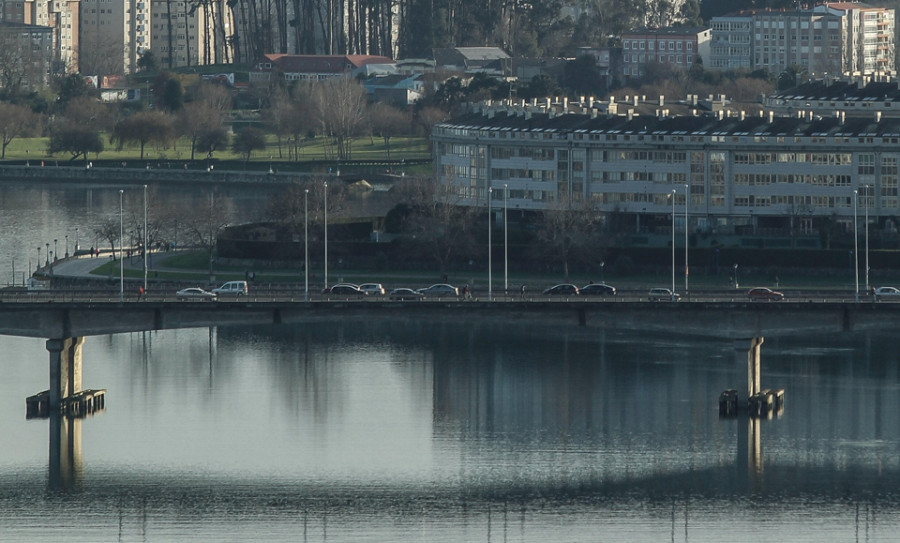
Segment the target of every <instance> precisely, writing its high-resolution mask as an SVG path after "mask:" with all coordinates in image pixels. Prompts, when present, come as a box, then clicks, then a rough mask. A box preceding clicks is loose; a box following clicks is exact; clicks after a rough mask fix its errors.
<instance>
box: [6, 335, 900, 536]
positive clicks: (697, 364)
mask: <svg viewBox="0 0 900 543" xmlns="http://www.w3.org/2000/svg"><path fill="white" fill-rule="evenodd" d="M889 339H890V338H889V336H887V335H855V336H850V335H848V336H835V337H829V338H816V339H815V340H810V339H808V338H807V339H777V338H771V339H770V338H767V339H766V343H765V347H764V349H763V352H762V363H763V368H762V371H763V375H762V379H763V382H764V383H766V382H771V383H777V385H778V386H779V387H783V388H785V389H786V390H787V391H788V392H787V393H788V399H787V409H786V410H785V412H784V413H783V415H782V416H781V417H780V418H778V419H774V420H751V419H747V418H738V419H720V418H719V417H718V409H717V404H716V400H717V398H718V394H719V392H721V391H722V390H723V389H726V388H731V387H735V386H737V385H738V384H739V383H744V382H746V378H747V375H746V366H745V365H741V364H739V363H737V362H736V358H737V357H736V356H735V346H734V345H733V344H732V343H731V342H728V341H724V342H718V341H711V340H706V339H700V340H698V339H692V338H683V337H675V336H653V337H645V336H642V335H640V334H630V333H613V332H604V333H600V334H597V333H591V332H587V331H584V330H579V329H577V328H565V327H558V328H554V327H535V326H531V325H525V324H522V325H518V324H501V323H496V324H492V325H486V324H471V323H429V322H421V321H416V322H394V321H391V322H387V321H374V322H373V321H364V320H360V321H353V320H350V321H342V322H323V323H321V324H316V325H308V326H296V327H293V326H268V327H253V328H219V329H214V330H179V331H169V332H159V333H144V334H131V335H122V336H110V337H103V338H89V339H88V340H87V341H86V343H85V346H84V349H85V351H84V365H85V375H86V378H88V377H87V376H88V373H89V372H91V375H90V380H91V381H92V382H93V381H98V382H103V383H104V385H105V386H106V387H107V389H108V394H109V396H110V402H109V408H108V410H107V411H106V412H105V413H104V414H103V416H101V417H96V418H93V419H90V421H89V422H87V423H85V425H84V428H83V430H82V431H83V432H84V441H83V443H82V442H81V441H80V440H77V439H73V440H72V441H71V442H70V444H66V443H65V442H64V440H63V437H64V436H77V435H78V432H77V431H76V430H77V428H72V429H71V431H70V429H69V428H65V430H64V431H63V428H62V426H63V425H60V426H61V427H60V432H61V433H60V436H61V437H60V439H59V451H60V454H61V456H59V458H60V462H59V465H60V468H59V472H60V477H59V479H58V481H59V488H68V489H70V490H73V489H74V490H77V491H78V492H79V493H80V494H81V498H82V500H84V501H86V502H87V503H90V506H91V515H92V516H91V517H87V516H85V517H82V516H79V515H75V517H74V518H73V519H68V522H70V523H73V524H74V525H75V526H76V533H78V534H79V535H81V536H83V537H84V539H101V540H109V539H111V537H109V535H110V532H109V531H105V530H104V529H103V528H102V527H99V528H98V527H97V526H98V525H97V523H95V522H93V521H91V520H90V518H95V519H96V518H99V519H106V520H107V521H111V522H112V524H113V525H114V524H116V523H118V527H119V528H118V530H119V532H120V533H121V534H125V537H122V539H134V538H135V537H136V536H137V537H140V538H141V539H147V540H172V539H179V537H177V535H176V536H172V534H178V535H184V534H190V535H191V536H195V538H198V539H209V540H213V539H242V538H252V539H259V538H266V537H268V538H273V539H281V540H284V539H291V540H304V541H328V540H331V541H346V540H354V541H355V540H363V539H372V540H380V541H386V540H396V541H410V540H419V541H421V540H428V541H497V540H519V541H548V540H559V539H567V540H582V539H585V538H593V537H594V536H597V535H598V534H602V535H601V536H600V537H601V539H604V540H626V539H627V540H630V541H665V540H675V541H712V540H719V539H721V536H722V534H723V533H727V534H729V535H730V536H731V538H732V539H734V540H736V541H749V540H751V539H753V540H756V539H766V538H770V537H772V538H775V537H778V538H781V539H784V538H788V539H791V540H798V541H802V540H809V541H813V540H815V541H829V540H832V541H838V540H839V541H853V540H859V541H861V540H870V541H871V540H886V539H885V538H887V539H890V536H892V535H893V534H894V533H895V532H896V528H898V527H900V499H898V492H897V488H898V483H900V454H898V452H900V446H898V443H900V424H898V423H900V420H898V413H900V411H898V407H900V405H898V395H897V394H896V392H897V390H898V388H900V380H898V376H897V370H896V362H897V360H896V359H897V354H896V353H890V352H886V351H887V350H885V349H878V348H877V346H878V345H883V344H884V342H885V341H888V340H889ZM26 351H27V350H26ZM26 351H22V352H18V351H16V350H15V349H13V353H16V354H21V355H23V358H24V359H27V354H26ZM41 356H42V357H43V356H45V354H42V355H41ZM30 380H31V379H30V378H29V379H25V378H18V379H17V378H16V374H15V372H14V373H13V374H12V378H11V379H9V380H7V381H6V382H3V383H0V387H4V391H6V390H7V389H8V387H10V386H11V385H10V383H19V384H20V385H21V383H23V382H27V385H28V386H25V387H24V388H25V389H26V390H32V389H34V388H35V384H34V383H33V382H30ZM3 416H4V424H8V425H9V426H10V428H11V429H12V430H13V432H12V433H15V431H17V430H16V428H18V427H20V425H24V424H30V422H24V421H23V422H16V423H9V422H6V421H7V420H9V419H7V418H6V416H5V415H3ZM45 435H46V434H45ZM52 440H53V433H51V462H50V474H51V481H52V480H53V473H54V470H55V469H56V468H54V466H53V463H54V460H53V458H54V457H53V456H52V449H53V443H52ZM76 445H78V446H77V447H76ZM44 446H46V445H42V448H43V447H44ZM0 447H2V449H0V450H2V451H3V452H4V453H11V452H12V451H13V449H12V446H11V445H4V446H0ZM81 449H84V455H83V458H82V456H81V454H80V451H81ZM70 450H71V451H72V453H71V454H70V455H68V456H67V455H66V453H65V451H70ZM76 452H77V453H79V454H76ZM3 458H5V460H3ZM16 458H17V457H16V455H15V454H11V455H9V456H7V454H2V455H0V473H4V474H13V475H14V476H11V477H2V478H0V521H2V522H3V524H4V525H10V526H16V527H18V529H19V530H20V531H19V532H16V535H23V536H28V535H34V532H33V531H29V530H28V529H27V526H26V525H25V523H23V521H22V519H23V517H22V513H21V511H22V507H23V504H24V503H25V501H29V500H30V503H34V504H37V506H36V507H37V509H38V511H39V512H41V513H44V514H46V513H50V512H52V511H55V510H56V508H57V504H56V502H55V501H54V500H53V499H52V498H46V497H43V496H41V495H40V492H38V491H36V490H35V486H34V484H33V483H34V481H33V480H32V478H31V477H30V476H29V475H28V474H29V473H30V472H29V471H28V470H24V471H22V470H21V469H20V466H21V465H22V464H27V461H26V460H16ZM64 466H72V469H71V470H68V472H67V471H66V470H65V469H63V467H64ZM45 473H46V472H45ZM66 473H68V474H69V475H65V474H66ZM15 474H18V475H15ZM4 481H5V482H4ZM13 481H15V486H12V482H13ZM51 486H53V485H51ZM3 511H5V513H4V512H3ZM17 511H18V513H17ZM48 517H50V518H52V515H48ZM61 522H62V521H61V520H60V521H51V524H53V525H55V524H56V523H61ZM100 524H102V522H101V523H100ZM751 534H752V537H750V536H751ZM113 535H115V534H113ZM745 535H746V536H747V537H744V536H745ZM92 536H95V537H92ZM24 538H26V539H27V537H24Z"/></svg>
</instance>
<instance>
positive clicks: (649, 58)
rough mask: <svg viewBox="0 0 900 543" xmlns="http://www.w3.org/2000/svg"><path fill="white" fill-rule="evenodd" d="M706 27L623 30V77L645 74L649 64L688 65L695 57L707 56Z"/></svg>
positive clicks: (707, 33)
mask: <svg viewBox="0 0 900 543" xmlns="http://www.w3.org/2000/svg"><path fill="white" fill-rule="evenodd" d="M710 36H711V33H710V30H709V29H708V28H694V27H672V28H643V29H639V30H632V31H629V32H625V33H623V34H622V48H623V49H622V54H623V57H622V66H623V68H624V74H625V77H626V78H627V77H640V76H642V75H644V73H645V68H646V66H647V65H648V64H652V63H658V64H661V65H664V66H671V67H674V68H679V69H684V70H686V69H689V68H690V67H691V66H693V64H694V62H696V60H697V58H698V57H700V58H705V57H708V56H709V45H710Z"/></svg>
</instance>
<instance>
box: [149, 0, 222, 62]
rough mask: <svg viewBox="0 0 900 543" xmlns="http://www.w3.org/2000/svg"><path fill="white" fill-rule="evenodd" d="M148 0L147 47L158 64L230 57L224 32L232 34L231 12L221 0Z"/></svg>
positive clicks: (217, 60)
mask: <svg viewBox="0 0 900 543" xmlns="http://www.w3.org/2000/svg"><path fill="white" fill-rule="evenodd" d="M151 4H152V6H151V10H152V14H153V16H152V17H151V25H150V50H151V51H153V54H154V55H155V56H156V60H157V62H158V63H159V65H160V66H161V67H164V68H175V67H180V66H198V65H205V64H219V63H226V62H231V61H232V59H233V54H232V52H231V46H230V45H228V43H227V40H226V38H225V36H230V35H231V34H232V29H233V28H234V25H233V21H232V17H231V16H232V12H231V10H230V9H227V7H226V5H225V4H224V3H223V2H209V3H206V4H201V5H196V4H194V3H191V2H185V1H182V0H179V1H172V0H153V1H152V2H151ZM170 9H171V10H172V11H171V17H170V13H169V10H170ZM170 25H171V27H170ZM169 28H171V29H172V30H171V32H170V31H169ZM217 28H218V29H219V31H218V35H216V30H215V29H217Z"/></svg>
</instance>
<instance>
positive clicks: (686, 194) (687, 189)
mask: <svg viewBox="0 0 900 543" xmlns="http://www.w3.org/2000/svg"><path fill="white" fill-rule="evenodd" d="M690 197H691V195H690V187H688V186H687V185H685V186H684V295H685V296H687V293H688V200H689V199H690Z"/></svg>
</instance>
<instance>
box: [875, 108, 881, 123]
mask: <svg viewBox="0 0 900 543" xmlns="http://www.w3.org/2000/svg"><path fill="white" fill-rule="evenodd" d="M875 122H876V123H880V122H881V112H880V111H876V112H875Z"/></svg>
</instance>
